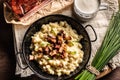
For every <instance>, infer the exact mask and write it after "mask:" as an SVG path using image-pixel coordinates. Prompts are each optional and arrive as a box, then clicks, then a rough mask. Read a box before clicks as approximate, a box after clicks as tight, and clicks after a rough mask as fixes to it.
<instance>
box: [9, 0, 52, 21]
mask: <svg viewBox="0 0 120 80" xmlns="http://www.w3.org/2000/svg"><path fill="white" fill-rule="evenodd" d="M50 1H51V0H10V1H9V2H8V4H9V6H10V7H11V9H12V11H13V13H14V14H15V16H16V18H17V19H19V20H24V19H26V18H29V17H30V16H32V15H33V14H34V13H36V12H37V11H38V10H39V9H40V8H42V7H43V6H45V5H46V4H47V3H48V2H50Z"/></svg>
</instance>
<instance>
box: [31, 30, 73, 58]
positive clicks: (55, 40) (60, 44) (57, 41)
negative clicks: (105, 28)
mask: <svg viewBox="0 0 120 80" xmlns="http://www.w3.org/2000/svg"><path fill="white" fill-rule="evenodd" d="M45 39H46V41H47V42H49V43H50V44H49V45H47V46H46V47H40V48H39V50H38V53H40V54H39V55H35V56H36V57H34V56H30V60H33V59H40V58H41V57H42V56H43V54H47V55H49V56H50V57H52V58H56V57H57V58H59V57H60V58H66V57H68V53H67V46H69V45H68V43H69V40H71V37H70V36H67V37H66V35H65V33H64V31H63V30H61V31H60V32H59V33H58V34H57V36H56V37H55V36H52V35H47V36H46V37H45ZM42 53H43V54H42Z"/></svg>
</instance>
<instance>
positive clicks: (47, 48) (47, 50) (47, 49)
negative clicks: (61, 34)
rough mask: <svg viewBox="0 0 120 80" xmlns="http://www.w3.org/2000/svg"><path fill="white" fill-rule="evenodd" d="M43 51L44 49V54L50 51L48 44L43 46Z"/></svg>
mask: <svg viewBox="0 0 120 80" xmlns="http://www.w3.org/2000/svg"><path fill="white" fill-rule="evenodd" d="M44 51H45V53H46V54H49V51H50V50H49V47H48V46H47V47H45V49H44Z"/></svg>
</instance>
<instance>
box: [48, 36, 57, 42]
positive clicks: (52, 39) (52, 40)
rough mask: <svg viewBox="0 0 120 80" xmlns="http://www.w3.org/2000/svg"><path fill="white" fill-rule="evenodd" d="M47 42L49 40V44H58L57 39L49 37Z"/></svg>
mask: <svg viewBox="0 0 120 80" xmlns="http://www.w3.org/2000/svg"><path fill="white" fill-rule="evenodd" d="M47 40H48V42H51V43H56V38H54V37H52V36H48V37H47Z"/></svg>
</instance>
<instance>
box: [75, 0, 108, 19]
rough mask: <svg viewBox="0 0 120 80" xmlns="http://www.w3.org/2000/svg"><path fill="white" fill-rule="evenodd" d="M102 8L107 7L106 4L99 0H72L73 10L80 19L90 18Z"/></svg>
mask: <svg viewBox="0 0 120 80" xmlns="http://www.w3.org/2000/svg"><path fill="white" fill-rule="evenodd" d="M102 9H107V4H101V2H100V0H74V12H75V14H76V16H77V17H78V18H79V19H80V20H81V21H88V20H90V19H92V18H93V17H95V15H96V14H97V12H98V11H99V10H102Z"/></svg>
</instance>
